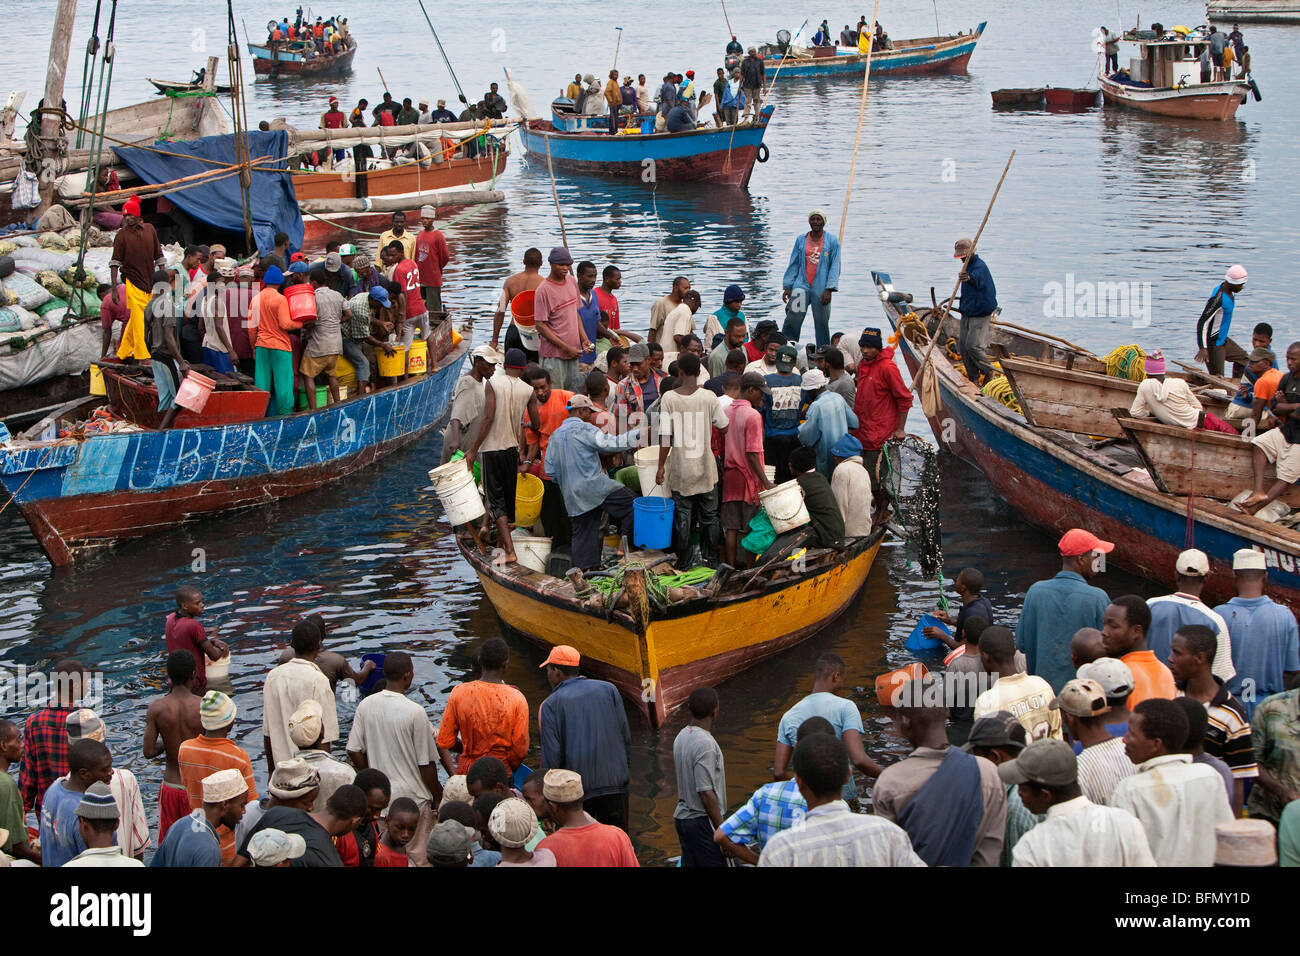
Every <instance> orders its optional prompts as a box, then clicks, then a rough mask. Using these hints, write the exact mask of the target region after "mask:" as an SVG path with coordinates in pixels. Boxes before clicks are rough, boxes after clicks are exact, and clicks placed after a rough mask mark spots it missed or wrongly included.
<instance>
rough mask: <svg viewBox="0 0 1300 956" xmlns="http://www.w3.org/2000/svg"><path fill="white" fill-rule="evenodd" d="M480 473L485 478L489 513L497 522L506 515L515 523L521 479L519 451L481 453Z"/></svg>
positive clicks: (516, 449) (513, 449)
mask: <svg viewBox="0 0 1300 956" xmlns="http://www.w3.org/2000/svg"><path fill="white" fill-rule="evenodd" d="M478 461H479V472H480V473H481V474H482V476H483V497H484V498H485V499H486V501H487V509H488V513H489V514H490V515H491V516H492V518H493V519H494V520H495V519H497V518H500V517H501V516H502V515H505V517H506V520H508V521H509V522H510V523H511V524H514V521H515V482H516V481H517V480H518V478H519V449H518V448H505V449H502V450H501V451H485V452H480V453H479V456H478Z"/></svg>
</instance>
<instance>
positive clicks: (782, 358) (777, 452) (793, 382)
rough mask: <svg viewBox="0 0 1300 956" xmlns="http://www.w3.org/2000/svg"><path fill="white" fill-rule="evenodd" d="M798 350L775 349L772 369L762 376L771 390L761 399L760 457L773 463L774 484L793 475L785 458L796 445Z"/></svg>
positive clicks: (799, 383) (800, 393)
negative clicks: (761, 432) (761, 453)
mask: <svg viewBox="0 0 1300 956" xmlns="http://www.w3.org/2000/svg"><path fill="white" fill-rule="evenodd" d="M798 358H799V352H798V350H797V349H796V348H795V347H794V346H793V345H782V346H781V347H780V348H779V349H777V350H776V371H775V372H774V373H772V374H770V375H765V376H764V377H763V379H764V381H765V382H767V386H768V388H769V389H770V390H771V391H770V392H769V393H768V394H767V395H766V396H765V397H764V399H763V460H764V461H768V462H771V463H772V464H773V465H775V466H776V483H777V484H778V485H779V484H781V482H783V481H789V480H791V479H792V478H794V475H792V474H791V473H790V463H789V461H788V459H789V457H790V452H792V451H793V450H794V449H795V448H797V447H798V446H799V408H800V404H801V403H802V401H803V377H802V376H800V375H799V374H798V373H797V372H795V370H794V366H795V362H796V361H798Z"/></svg>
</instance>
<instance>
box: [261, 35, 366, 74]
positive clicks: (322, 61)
mask: <svg viewBox="0 0 1300 956" xmlns="http://www.w3.org/2000/svg"><path fill="white" fill-rule="evenodd" d="M248 52H249V53H250V54H251V55H252V57H253V72H254V73H256V74H257V75H258V76H328V75H330V74H334V73H346V72H347V71H348V70H351V69H352V58H353V57H355V56H356V55H357V45H356V43H355V42H353V44H352V46H351V47H349V48H348V49H346V50H344V51H343V52H342V53H338V54H334V55H332V56H312V57H306V56H303V55H302V53H300V52H295V51H293V50H284V49H279V50H275V51H272V50H271V48H270V47H268V46H258V45H256V44H253V43H250V44H249V45H248Z"/></svg>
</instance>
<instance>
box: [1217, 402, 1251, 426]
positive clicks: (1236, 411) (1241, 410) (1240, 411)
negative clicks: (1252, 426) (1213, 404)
mask: <svg viewBox="0 0 1300 956" xmlns="http://www.w3.org/2000/svg"><path fill="white" fill-rule="evenodd" d="M1223 417H1224V418H1225V419H1227V420H1228V421H1230V422H1239V421H1242V420H1243V419H1246V418H1250V406H1249V405H1238V404H1237V403H1236V402H1230V403H1229V404H1228V409H1227V411H1225V412H1224V413H1223Z"/></svg>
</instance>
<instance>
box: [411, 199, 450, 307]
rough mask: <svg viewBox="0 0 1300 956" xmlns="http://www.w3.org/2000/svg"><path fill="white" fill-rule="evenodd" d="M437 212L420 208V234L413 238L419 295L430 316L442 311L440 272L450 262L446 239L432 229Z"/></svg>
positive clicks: (427, 208) (431, 208)
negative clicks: (418, 272) (418, 274)
mask: <svg viewBox="0 0 1300 956" xmlns="http://www.w3.org/2000/svg"><path fill="white" fill-rule="evenodd" d="M437 216H438V210H437V209H435V208H434V207H433V206H422V207H421V208H420V233H419V235H417V236H416V237H415V264H416V265H417V266H419V269H420V294H421V295H422V296H423V297H424V305H425V308H427V309H428V310H429V314H430V315H432V314H433V313H435V312H441V311H442V270H443V269H445V268H446V267H447V263H448V262H449V261H450V260H451V251H450V250H449V249H448V248H447V239H446V237H445V236H443V234H442V232H440V231H439V230H437V229H435V228H433V222H434V220H435V219H436V218H437Z"/></svg>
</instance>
